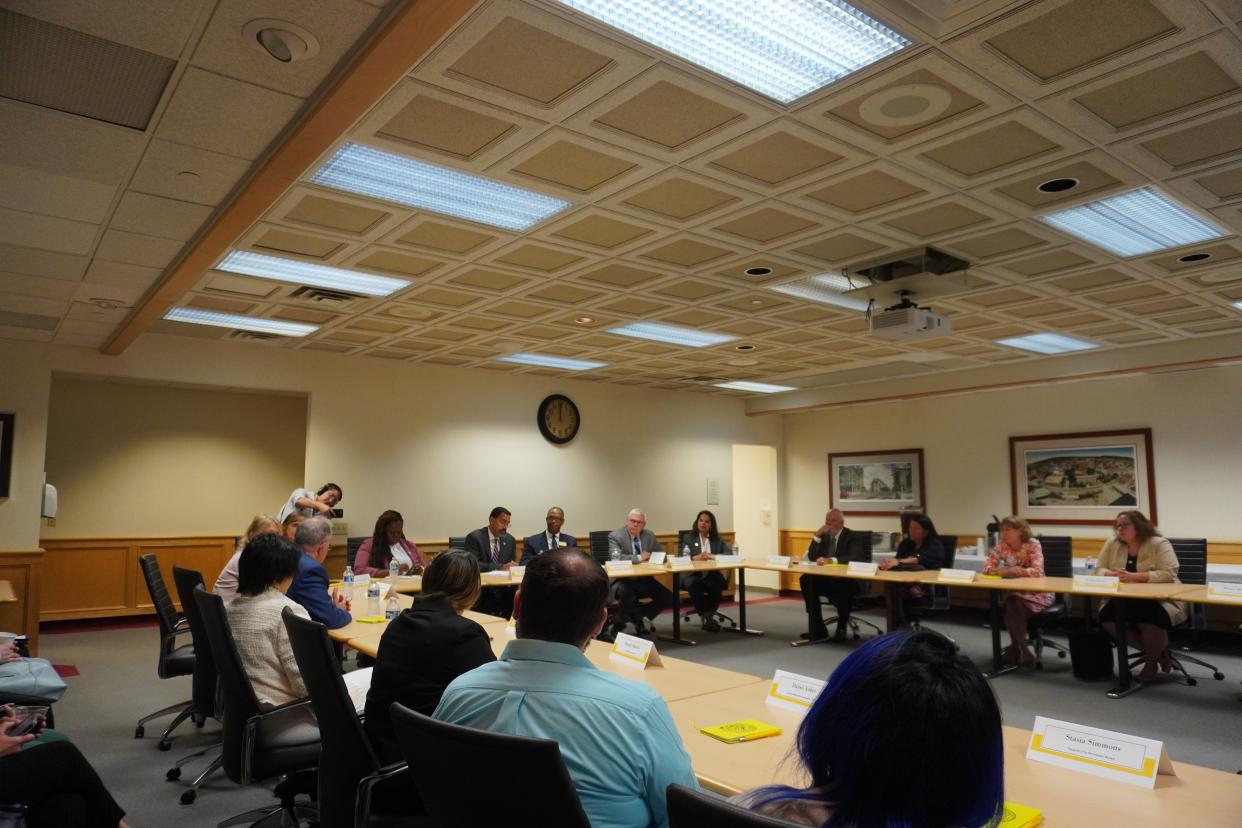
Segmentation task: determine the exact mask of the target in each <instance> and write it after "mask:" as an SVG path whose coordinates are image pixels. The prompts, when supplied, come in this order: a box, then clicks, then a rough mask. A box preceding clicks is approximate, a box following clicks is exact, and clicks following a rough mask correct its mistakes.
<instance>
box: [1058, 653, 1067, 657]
mask: <svg viewBox="0 0 1242 828" xmlns="http://www.w3.org/2000/svg"><path fill="white" fill-rule="evenodd" d="M1057 658H1065V653H1057Z"/></svg>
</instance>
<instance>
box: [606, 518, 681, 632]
mask: <svg viewBox="0 0 1242 828" xmlns="http://www.w3.org/2000/svg"><path fill="white" fill-rule="evenodd" d="M663 549H664V547H662V546H661V545H660V541H659V540H658V539H657V538H656V536H655V532H652V531H651V530H650V529H648V528H647V515H646V513H644V512H643V510H642V509H630V513H629V514H628V515H627V516H626V519H625V525H624V526H622V527H621V528H620V529H614V530H612V531H611V532H609V533H608V554H609V555H610V556H611V557H612V558H614V559H616V560H622V561H632V562H633V563H635V564H641V563H646V561H647V560H649V559H650V558H651V553H652V552H661V551H663ZM612 593H613V597H614V598H616V600H617V603H618V604H619V606H618V608H617V615H616V619H615V622H614V624H613V629H612V630H609V631H608V632H607V633H606V636H605V637H610V636H611V637H615V636H616V634H617V633H619V632H621V631H622V630H624V629H625V625H626V624H627V623H630V622H632V623H633V624H634V629H635V630H636V631H637V632H638V634H639V635H651V634H653V633H654V632H655V628H654V627H652V626H651V622H653V621H655V619H656V616H657V615H659V614H660V613H662V612H664V610H666V609H668V608H669V607H671V606H672V605H673V593H672V592H671V591H670V590H669V589H668V587H666V586H664V584H662V583H660V582H659V581H657V580H656V579H655V578H653V577H651V576H650V575H645V576H642V577H638V578H617V579H616V580H614V581H613V582H612ZM640 598H650V599H651V602H650V603H649V604H647V605H646V608H645V609H642V610H640V609H639V603H638V601H639V599H640ZM644 617H645V618H646V624H644V623H643V618H644Z"/></svg>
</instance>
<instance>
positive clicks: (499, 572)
mask: <svg viewBox="0 0 1242 828" xmlns="http://www.w3.org/2000/svg"><path fill="white" fill-rule="evenodd" d="M482 575H483V580H484V581H488V582H490V583H496V582H497V581H508V580H509V570H507V569H493V570H490V571H488V572H484V573H482Z"/></svg>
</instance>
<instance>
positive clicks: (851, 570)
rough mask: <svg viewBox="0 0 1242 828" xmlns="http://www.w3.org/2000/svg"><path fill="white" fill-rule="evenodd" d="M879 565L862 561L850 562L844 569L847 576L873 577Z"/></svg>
mask: <svg viewBox="0 0 1242 828" xmlns="http://www.w3.org/2000/svg"><path fill="white" fill-rule="evenodd" d="M879 568H880V565H879V564H876V563H864V562H863V561H850V565H849V566H847V567H846V568H845V574H847V575H870V576H872V577H874V576H875V573H876V572H877V571H878V570H879Z"/></svg>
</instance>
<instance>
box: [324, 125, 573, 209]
mask: <svg viewBox="0 0 1242 828" xmlns="http://www.w3.org/2000/svg"><path fill="white" fill-rule="evenodd" d="M310 181H311V182H312V183H314V184H322V185H323V186H325V187H331V188H333V189H336V190H345V191H346V192H350V193H357V194H358V195H364V196H370V197H371V198H378V199H380V200H382V201H393V202H396V203H397V204H404V205H406V206H407V207H414V208H417V209H419V210H430V211H432V212H436V213H444V214H445V215H449V216H456V217H457V218H463V219H466V220H467V221H474V222H478V223H479V224H487V225H490V226H492V227H500V228H503V229H505V230H514V231H521V230H526V229H528V228H530V227H533V226H534V225H536V224H538V223H539V222H541V221H543V220H544V219H546V218H549V217H550V216H554V215H556V214H557V213H559V212H561V211H562V210H564V209H565V208H567V207H569V206H570V204H571V203H570V202H568V201H565V200H564V199H560V198H553V197H552V196H549V195H544V194H543V193H537V192H534V191H533V190H523V189H522V188H520V187H514V186H512V185H510V184H502V183H500V182H499V181H493V180H491V179H490V178H483V177H482V176H478V175H471V174H470V173H464V172H460V171H458V170H451V169H449V168H447V167H438V166H436V165H435V164H428V163H426V162H425V161H418V160H416V159H414V158H409V157H407V156H405V155H398V154H396V153H393V152H384V151H382V150H377V149H374V148H372V147H364V146H362V145H361V144H353V143H347V144H345V145H344V146H342V147H341V148H340V149H338V150H337V151H336V152H335V153H334V154H333V156H332V157H331V158H329V159H328V160H327V161H326V162H325V163H324V165H323V166H322V167H320V168H319V169H317V170H315V172H314V173H312V174H311V177H310Z"/></svg>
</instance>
